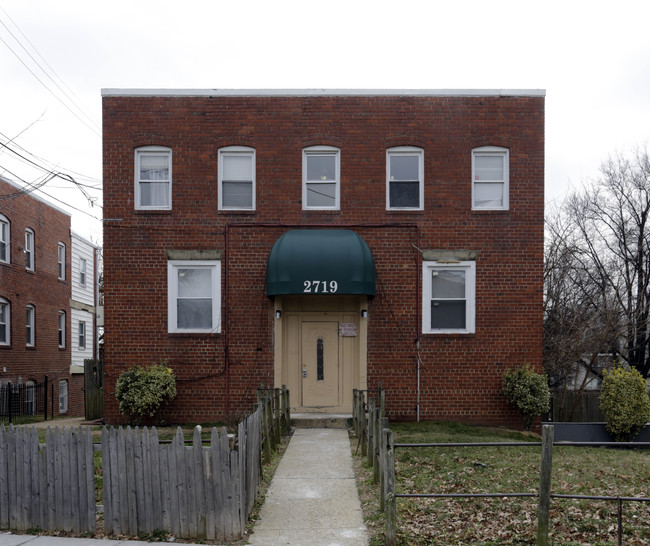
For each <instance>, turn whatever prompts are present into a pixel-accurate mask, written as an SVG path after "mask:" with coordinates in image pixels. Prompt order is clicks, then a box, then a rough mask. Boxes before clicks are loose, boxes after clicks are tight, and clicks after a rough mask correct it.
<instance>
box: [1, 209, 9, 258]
mask: <svg viewBox="0 0 650 546" xmlns="http://www.w3.org/2000/svg"><path fill="white" fill-rule="evenodd" d="M10 226H11V224H9V220H8V219H7V217H6V216H3V215H2V214H0V262H3V263H7V264H8V263H9V262H10V261H11V254H10V252H9V241H10V240H11V233H10Z"/></svg>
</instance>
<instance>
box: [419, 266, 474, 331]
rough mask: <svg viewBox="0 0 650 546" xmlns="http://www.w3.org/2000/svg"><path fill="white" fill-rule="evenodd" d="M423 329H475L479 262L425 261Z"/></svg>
mask: <svg viewBox="0 0 650 546" xmlns="http://www.w3.org/2000/svg"><path fill="white" fill-rule="evenodd" d="M422 280H423V286H422V331H423V332H424V333H461V334H469V333H473V332H474V330H475V326H474V325H475V313H476V311H475V308H476V301H475V293H476V262H474V261H466V262H457V263H439V262H423V275H422Z"/></svg>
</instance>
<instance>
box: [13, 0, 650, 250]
mask: <svg viewBox="0 0 650 546" xmlns="http://www.w3.org/2000/svg"><path fill="white" fill-rule="evenodd" d="M649 21H650V2H647V1H646V0H638V1H635V2H632V1H627V0H618V1H617V2H611V1H610V2H598V1H590V2H583V1H573V0H563V1H561V2H560V1H557V2H556V1H549V0H546V1H544V2H540V1H537V2H532V1H525V0H517V1H506V0H501V1H497V2H486V1H484V0H483V1H460V0H458V1H452V2H450V1H444V2H443V1H440V2H438V1H434V0H430V1H403V2H396V1H392V2H384V1H378V0H373V1H356V0H345V1H338V0H328V1H327V2H310V1H309V0H301V1H295V2H294V1H283V0H276V1H273V0H266V1H257V0H250V1H236V0H230V1H228V2H222V1H216V0H214V1H206V0H204V1H196V0H185V1H184V2H179V1H178V0H175V1H165V0H158V1H150V0H137V1H135V0H110V1H104V2H99V1H92V0H81V1H73V0H59V1H57V2H53V1H51V0H0V67H1V71H0V82H1V90H2V91H1V95H0V97H1V100H0V174H2V175H3V176H5V177H8V178H11V179H13V180H22V181H24V182H25V183H31V184H33V183H39V182H42V181H43V180H44V179H45V176H46V175H45V173H44V171H43V169H42V167H45V168H46V169H47V170H54V171H57V172H61V173H64V174H67V175H70V176H71V177H72V178H74V180H75V181H76V182H78V183H79V185H75V184H74V183H73V182H71V181H67V180H63V179H61V178H54V179H52V180H51V181H49V182H47V183H46V184H45V185H44V186H43V188H42V189H43V191H44V192H46V193H47V194H49V196H51V197H46V199H50V200H51V201H52V202H54V203H55V204H57V205H58V206H59V207H61V208H64V209H66V210H69V211H70V212H71V213H72V215H73V219H72V227H73V230H74V231H76V232H77V233H79V234H81V235H84V236H86V237H87V238H90V239H92V240H93V241H95V242H100V241H101V222H100V221H98V220H95V219H93V218H92V217H96V218H101V181H102V163H101V161H102V160H101V89H102V88H151V89H156V88H181V89H189V88H226V89H237V88H246V89H274V88H349V89H356V88H363V89H370V88H378V89H545V90H546V201H547V203H550V202H552V201H554V200H555V201H557V200H558V199H562V198H563V197H564V195H565V194H566V193H567V192H568V191H569V190H570V189H571V188H575V187H579V186H580V185H581V184H582V183H583V182H584V181H586V180H589V179H593V178H594V177H597V176H598V174H599V171H598V169H599V167H600V164H601V162H602V161H604V160H605V159H607V157H608V156H610V155H613V154H614V153H617V152H623V153H629V152H631V151H632V150H633V149H634V147H646V146H647V145H648V140H649V138H650V30H649V24H650V23H649ZM3 145H4V146H8V147H9V148H10V149H8V148H6V147H4V146H3ZM15 152H18V153H19V154H21V156H23V157H19V156H18V155H16V153H15ZM28 161H31V162H33V163H36V164H37V165H39V167H41V168H36V167H35V166H34V165H33V164H32V163H28ZM80 188H81V189H80ZM82 189H83V190H84V192H85V193H86V195H84V193H82ZM54 198H56V199H58V200H59V201H56V200H55V199H54ZM91 201H92V202H93V203H94V206H92V207H91V206H90V205H89V203H90V202H91ZM68 205H72V206H73V207H75V208H74V209H73V208H70V207H69V206H68ZM1 208H2V205H1V201H0V210H1ZM76 209H78V210H76Z"/></svg>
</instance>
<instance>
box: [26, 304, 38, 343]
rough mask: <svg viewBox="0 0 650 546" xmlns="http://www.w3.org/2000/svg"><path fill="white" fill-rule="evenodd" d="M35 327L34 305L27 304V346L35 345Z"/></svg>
mask: <svg viewBox="0 0 650 546" xmlns="http://www.w3.org/2000/svg"><path fill="white" fill-rule="evenodd" d="M35 329H36V311H35V310H34V306H33V305H28V306H27V312H26V313H25V342H26V343H25V344H26V345H27V347H33V346H34V345H35V337H36V335H35Z"/></svg>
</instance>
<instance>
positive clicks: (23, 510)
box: [0, 388, 290, 541]
mask: <svg viewBox="0 0 650 546" xmlns="http://www.w3.org/2000/svg"><path fill="white" fill-rule="evenodd" d="M276 391H277V392H276ZM261 398H262V400H261V402H260V403H259V404H258V407H257V409H256V411H255V412H254V413H253V414H251V415H249V416H248V417H247V418H246V419H244V420H243V421H242V422H241V423H239V426H238V430H237V435H232V436H231V435H228V434H227V433H226V430H225V429H221V430H220V431H219V430H217V429H216V428H213V429H212V431H211V437H210V440H209V441H206V442H205V443H206V445H203V441H202V439H201V435H200V432H199V430H198V429H195V431H194V437H193V440H192V445H191V446H186V445H185V441H184V438H183V434H182V431H181V429H180V428H179V429H178V430H177V433H176V436H175V437H174V439H173V440H172V441H171V442H161V441H159V439H158V434H157V431H156V429H155V428H151V429H148V428H146V427H145V428H142V429H140V428H138V427H136V428H135V429H132V428H130V427H127V428H126V429H124V428H122V427H120V428H117V429H116V428H107V427H104V428H103V430H102V442H101V446H96V447H94V446H93V442H92V436H91V433H90V429H89V428H88V427H80V428H79V429H78V430H74V429H70V430H69V431H68V430H66V429H65V428H64V429H63V430H59V429H58V428H57V429H55V430H54V431H53V430H52V429H47V432H46V443H45V444H42V443H41V444H39V438H38V432H37V430H36V429H35V428H33V427H32V428H30V429H28V428H26V427H15V428H14V427H13V426H10V428H9V429H8V430H7V429H5V428H4V426H0V529H12V530H17V531H24V530H27V529H34V528H40V529H43V530H60V531H68V532H74V533H94V532H95V529H96V515H97V511H98V509H99V507H98V506H96V501H95V482H94V466H93V461H94V457H93V450H95V451H101V469H102V477H103V503H104V504H103V507H101V508H102V509H103V511H104V528H105V532H106V533H107V534H109V535H110V534H123V535H138V534H140V533H151V532H153V531H155V530H163V531H167V532H169V533H172V534H174V535H175V536H177V537H179V538H199V539H209V540H223V541H234V540H238V539H239V538H241V537H242V535H243V531H244V529H245V524H246V520H247V519H248V516H249V515H250V512H251V510H252V508H253V504H254V502H255V498H256V495H257V489H258V485H259V482H260V479H261V471H262V464H261V461H262V456H263V455H266V454H267V453H268V450H270V449H275V450H277V446H278V444H279V442H280V438H279V437H276V436H275V431H279V432H280V433H282V432H287V431H288V427H289V423H290V415H289V409H288V408H289V405H288V404H289V394H288V391H287V390H286V389H284V388H283V389H273V390H272V396H271V397H270V398H272V400H271V401H270V402H269V401H268V400H267V398H268V397H267V396H262V397H261ZM283 401H284V402H283ZM271 438H273V441H272V443H271ZM267 443H268V444H269V445H268V447H267ZM208 444H209V445H208Z"/></svg>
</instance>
